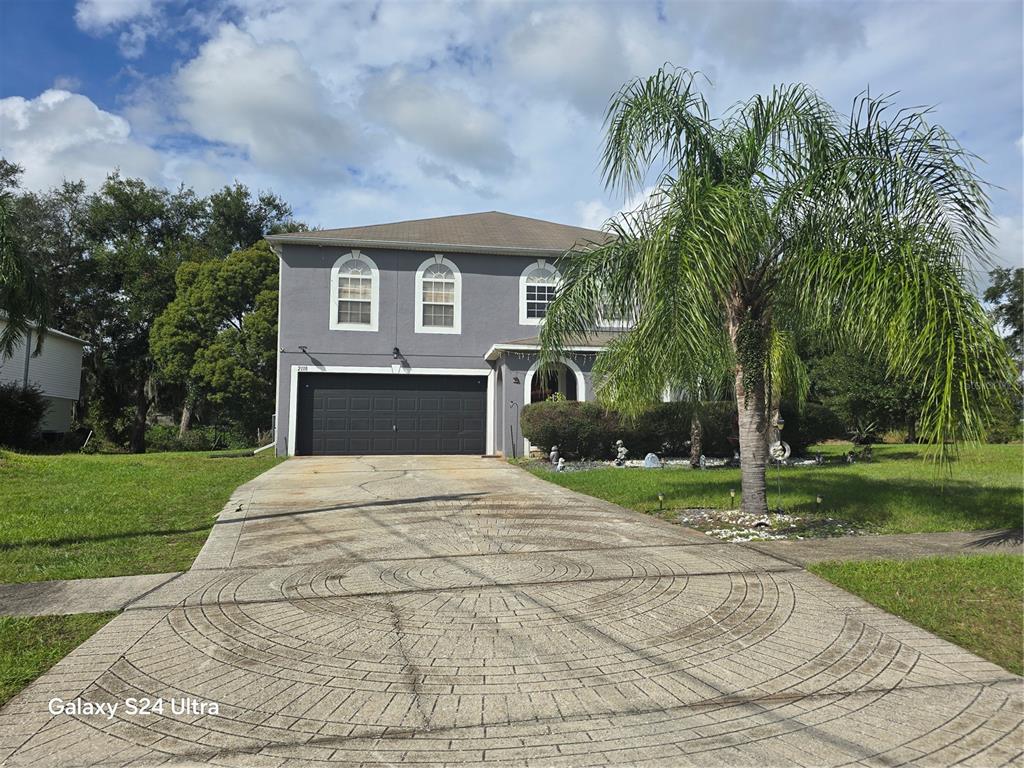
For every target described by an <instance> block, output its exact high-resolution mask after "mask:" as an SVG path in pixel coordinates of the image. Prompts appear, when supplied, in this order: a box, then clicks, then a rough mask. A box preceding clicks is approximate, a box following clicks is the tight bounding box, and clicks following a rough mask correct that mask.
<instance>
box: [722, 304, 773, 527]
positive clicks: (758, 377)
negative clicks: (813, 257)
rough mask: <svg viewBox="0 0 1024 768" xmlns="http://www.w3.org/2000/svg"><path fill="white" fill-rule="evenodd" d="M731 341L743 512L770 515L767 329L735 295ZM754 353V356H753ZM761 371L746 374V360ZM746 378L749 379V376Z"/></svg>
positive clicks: (729, 318)
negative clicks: (767, 473) (733, 358)
mask: <svg viewBox="0 0 1024 768" xmlns="http://www.w3.org/2000/svg"><path fill="white" fill-rule="evenodd" d="M728 320H729V326H728V330H729V337H730V339H731V340H732V345H733V350H734V351H735V352H736V380H735V383H736V410H737V412H738V416H739V419H738V424H739V429H738V431H739V440H740V478H741V479H740V486H741V493H742V500H741V502H740V510H741V511H743V512H746V513H749V514H753V515H766V514H768V489H767V476H766V474H765V473H766V471H767V466H768V417H767V405H768V404H767V402H766V392H765V377H764V368H765V362H764V354H765V352H766V340H767V326H766V322H765V318H764V317H763V316H762V317H752V316H751V313H750V310H749V305H748V304H747V303H746V302H745V301H744V300H743V299H742V298H741V297H740V296H739V295H738V294H734V295H733V297H732V299H731V301H730V302H729V315H728ZM751 350H753V351H754V353H753V354H752V356H750V355H751ZM757 350H760V351H757ZM747 357H749V361H750V362H749V364H751V365H758V366H759V367H760V368H761V370H756V369H755V370H752V371H746V370H745V363H744V359H745V358H747ZM745 374H746V375H745Z"/></svg>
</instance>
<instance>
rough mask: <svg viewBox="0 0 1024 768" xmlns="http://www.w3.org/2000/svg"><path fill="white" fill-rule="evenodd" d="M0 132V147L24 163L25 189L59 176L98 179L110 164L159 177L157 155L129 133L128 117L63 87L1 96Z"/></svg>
mask: <svg viewBox="0 0 1024 768" xmlns="http://www.w3.org/2000/svg"><path fill="white" fill-rule="evenodd" d="M0 137H2V140H0V153H2V154H3V156H4V157H6V158H7V159H8V160H11V161H12V162H15V163H18V164H19V165H21V166H22V167H23V168H24V169H25V173H24V176H23V177H22V181H23V183H24V185H25V187H26V188H28V189H42V188H46V187H50V186H53V185H55V184H59V183H60V182H61V181H62V180H64V179H71V180H77V179H84V180H85V181H86V182H87V183H88V184H90V185H97V184H99V183H101V182H102V181H103V179H104V178H105V177H106V175H107V174H108V173H110V172H111V171H113V170H114V169H115V168H119V169H120V170H121V172H122V174H123V175H126V176H141V177H143V178H146V179H148V180H150V181H159V180H160V168H161V162H162V161H161V158H160V155H159V154H158V153H157V152H155V151H154V150H153V149H150V148H149V147H147V146H145V145H144V144H141V143H139V142H138V141H136V140H135V139H134V138H133V136H132V131H131V127H130V126H129V124H128V121H127V120H125V119H124V118H122V117H119V116H118V115H115V114H112V113H110V112H105V111H103V110H102V109H100V108H99V107H97V106H96V105H95V104H94V103H93V102H92V101H91V100H90V99H88V98H87V97H85V96H82V95H79V94H74V93H70V92H68V91H63V90H48V91H44V92H43V93H42V94H40V95H39V96H38V97H36V98H34V99H24V98H21V97H19V96H12V97H9V98H6V99H0Z"/></svg>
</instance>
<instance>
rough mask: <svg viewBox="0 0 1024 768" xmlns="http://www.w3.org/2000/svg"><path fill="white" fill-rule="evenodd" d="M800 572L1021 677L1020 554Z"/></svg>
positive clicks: (1023, 572)
mask: <svg viewBox="0 0 1024 768" xmlns="http://www.w3.org/2000/svg"><path fill="white" fill-rule="evenodd" d="M808 570H810V571H812V572H814V573H816V574H818V575H819V576H821V577H823V578H825V579H827V580H829V581H831V582H832V583H833V584H836V585H838V586H840V587H842V588H843V589H845V590H847V591H849V592H853V593H854V594H855V595H858V596H860V597H862V598H864V599H865V600H867V601H868V602H869V603H872V604H874V605H877V606H878V607H879V608H883V609H885V610H886V611H889V612H890V613H894V614H896V615H897V616H900V617H902V618H904V619H906V620H907V621H909V622H911V623H913V624H916V625H917V626H919V627H923V628H924V629H927V630H928V631H929V632H934V633H935V634H936V635H938V636H939V637H942V638H944V639H946V640H949V641H950V642H953V643H956V644H957V645H959V646H962V647H963V648H966V649H967V650H969V651H971V652H972V653H976V654H977V655H979V656H981V657H982V658H985V659H988V660H989V661H992V662H995V663H996V664H998V665H999V666H1001V667H1003V668H1004V669H1008V670H1010V671H1011V672H1014V673H1016V674H1018V675H1020V674H1024V558H1022V557H1021V556H1020V555H962V556H960V557H925V558H920V559H917V560H867V561H863V562H842V563H836V562H829V563H817V564H815V565H811V566H808Z"/></svg>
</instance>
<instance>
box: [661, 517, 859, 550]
mask: <svg viewBox="0 0 1024 768" xmlns="http://www.w3.org/2000/svg"><path fill="white" fill-rule="evenodd" d="M673 522H676V523H678V524H679V525H685V526H687V527H689V528H695V529H697V530H698V531H701V532H703V533H706V534H707V535H708V536H714V537H715V538H717V539H722V540H723V541H731V542H741V541H776V540H779V539H797V540H802V539H823V538H831V537H833V536H856V535H860V534H864V533H869V532H870V531H869V530H868V528H867V526H865V525H863V524H858V523H854V522H851V521H849V520H839V519H836V518H834V517H819V516H816V515H814V516H802V515H798V514H788V513H785V512H771V513H769V514H768V515H767V516H763V515H750V514H747V513H745V512H741V511H740V510H738V509H681V510H678V512H677V513H676V516H675V517H674V518H673Z"/></svg>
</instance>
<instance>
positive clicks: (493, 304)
mask: <svg viewBox="0 0 1024 768" xmlns="http://www.w3.org/2000/svg"><path fill="white" fill-rule="evenodd" d="M359 250H360V252H361V253H362V254H363V255H365V256H367V257H369V258H370V259H372V260H373V262H374V263H375V264H376V266H377V269H378V271H379V275H380V309H379V318H378V330H377V331H375V332H368V331H348V330H332V329H331V328H330V313H331V307H332V301H331V299H332V286H331V279H330V275H331V268H332V267H333V266H334V264H335V262H336V261H337V260H338V259H339V258H340V257H342V256H343V255H345V254H347V253H349V252H350V251H351V249H349V248H340V247H336V246H312V245H283V246H281V259H280V262H281V273H280V289H281V293H280V298H281V305H280V307H281V309H280V313H281V314H280V323H279V326H278V374H277V375H278V381H277V386H278V395H277V452H278V454H285V453H287V452H288V432H289V428H290V424H289V416H290V405H291V396H292V393H291V381H292V372H293V366H308V370H317V369H318V368H331V367H339V366H345V367H370V368H387V369H390V368H391V366H392V364H393V363H395V362H396V361H395V360H394V359H393V356H392V350H393V349H394V347H398V348H399V350H400V351H401V353H402V356H403V358H404V359H405V361H406V362H407V364H408V371H409V372H410V373H417V372H429V369H437V368H458V369H470V370H475V371H479V372H481V373H483V374H487V373H488V372H490V371H491V370H494V368H495V365H494V364H493V363H488V362H487V361H485V360H484V355H485V354H486V353H487V351H488V350H489V349H490V348H491V346H492V345H493V344H496V343H500V342H504V341H510V340H513V339H521V338H525V337H529V336H535V335H536V334H537V331H538V327H537V326H536V325H522V324H520V323H519V278H520V276H521V274H522V272H523V270H524V269H525V268H526V267H527V266H528V265H529V264H530V263H533V262H536V261H537V259H536V258H530V257H525V256H500V255H484V254H466V253H444V254H442V255H443V256H444V257H445V258H447V259H448V260H449V261H451V262H453V263H454V264H455V265H456V266H457V267H458V268H459V271H460V272H461V273H462V322H461V325H462V332H461V333H460V334H433V333H416V331H415V311H416V310H415V306H416V303H415V289H416V270H417V269H418V268H419V267H420V265H421V264H422V263H423V262H424V261H425V260H426V259H428V258H432V257H433V256H435V255H436V253H435V252H433V251H431V252H424V251H400V250H384V249H368V248H360V249H359ZM549 261H550V260H549ZM300 346H304V347H306V350H305V351H303V350H301V349H300V348H299V347H300ZM531 362H532V361H524V362H523V364H522V365H520V363H518V362H516V361H512V362H511V363H510V364H514V365H516V366H517V368H516V370H519V371H520V372H525V370H526V369H528V368H529V366H530V363H531ZM581 367H582V366H581ZM587 370H589V365H588V367H587ZM520 381H521V382H522V381H523V379H522V378H520ZM503 384H504V387H505V391H504V392H503V391H502V387H495V394H494V400H495V403H494V405H495V409H494V411H495V416H496V418H495V419H494V430H495V441H496V445H497V448H498V450H505V451H507V452H510V451H511V443H509V444H507V445H506V444H505V441H506V440H507V439H509V438H508V437H507V436H506V437H502V435H504V434H505V433H507V432H508V424H509V410H510V406H509V401H510V400H513V399H514V398H515V393H514V392H513V391H512V390H511V389H509V387H510V385H511V379H510V378H506V379H504V380H503ZM587 396H588V398H590V397H591V396H592V395H591V388H590V386H589V382H588V386H587ZM522 399H523V397H522V384H520V385H519V393H518V402H519V405H520V407H521V406H522ZM514 426H515V430H516V432H517V433H518V432H519V425H518V423H516V424H515V425H514ZM517 453H519V454H521V453H522V448H521V446H520V448H519V449H518V450H517Z"/></svg>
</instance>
